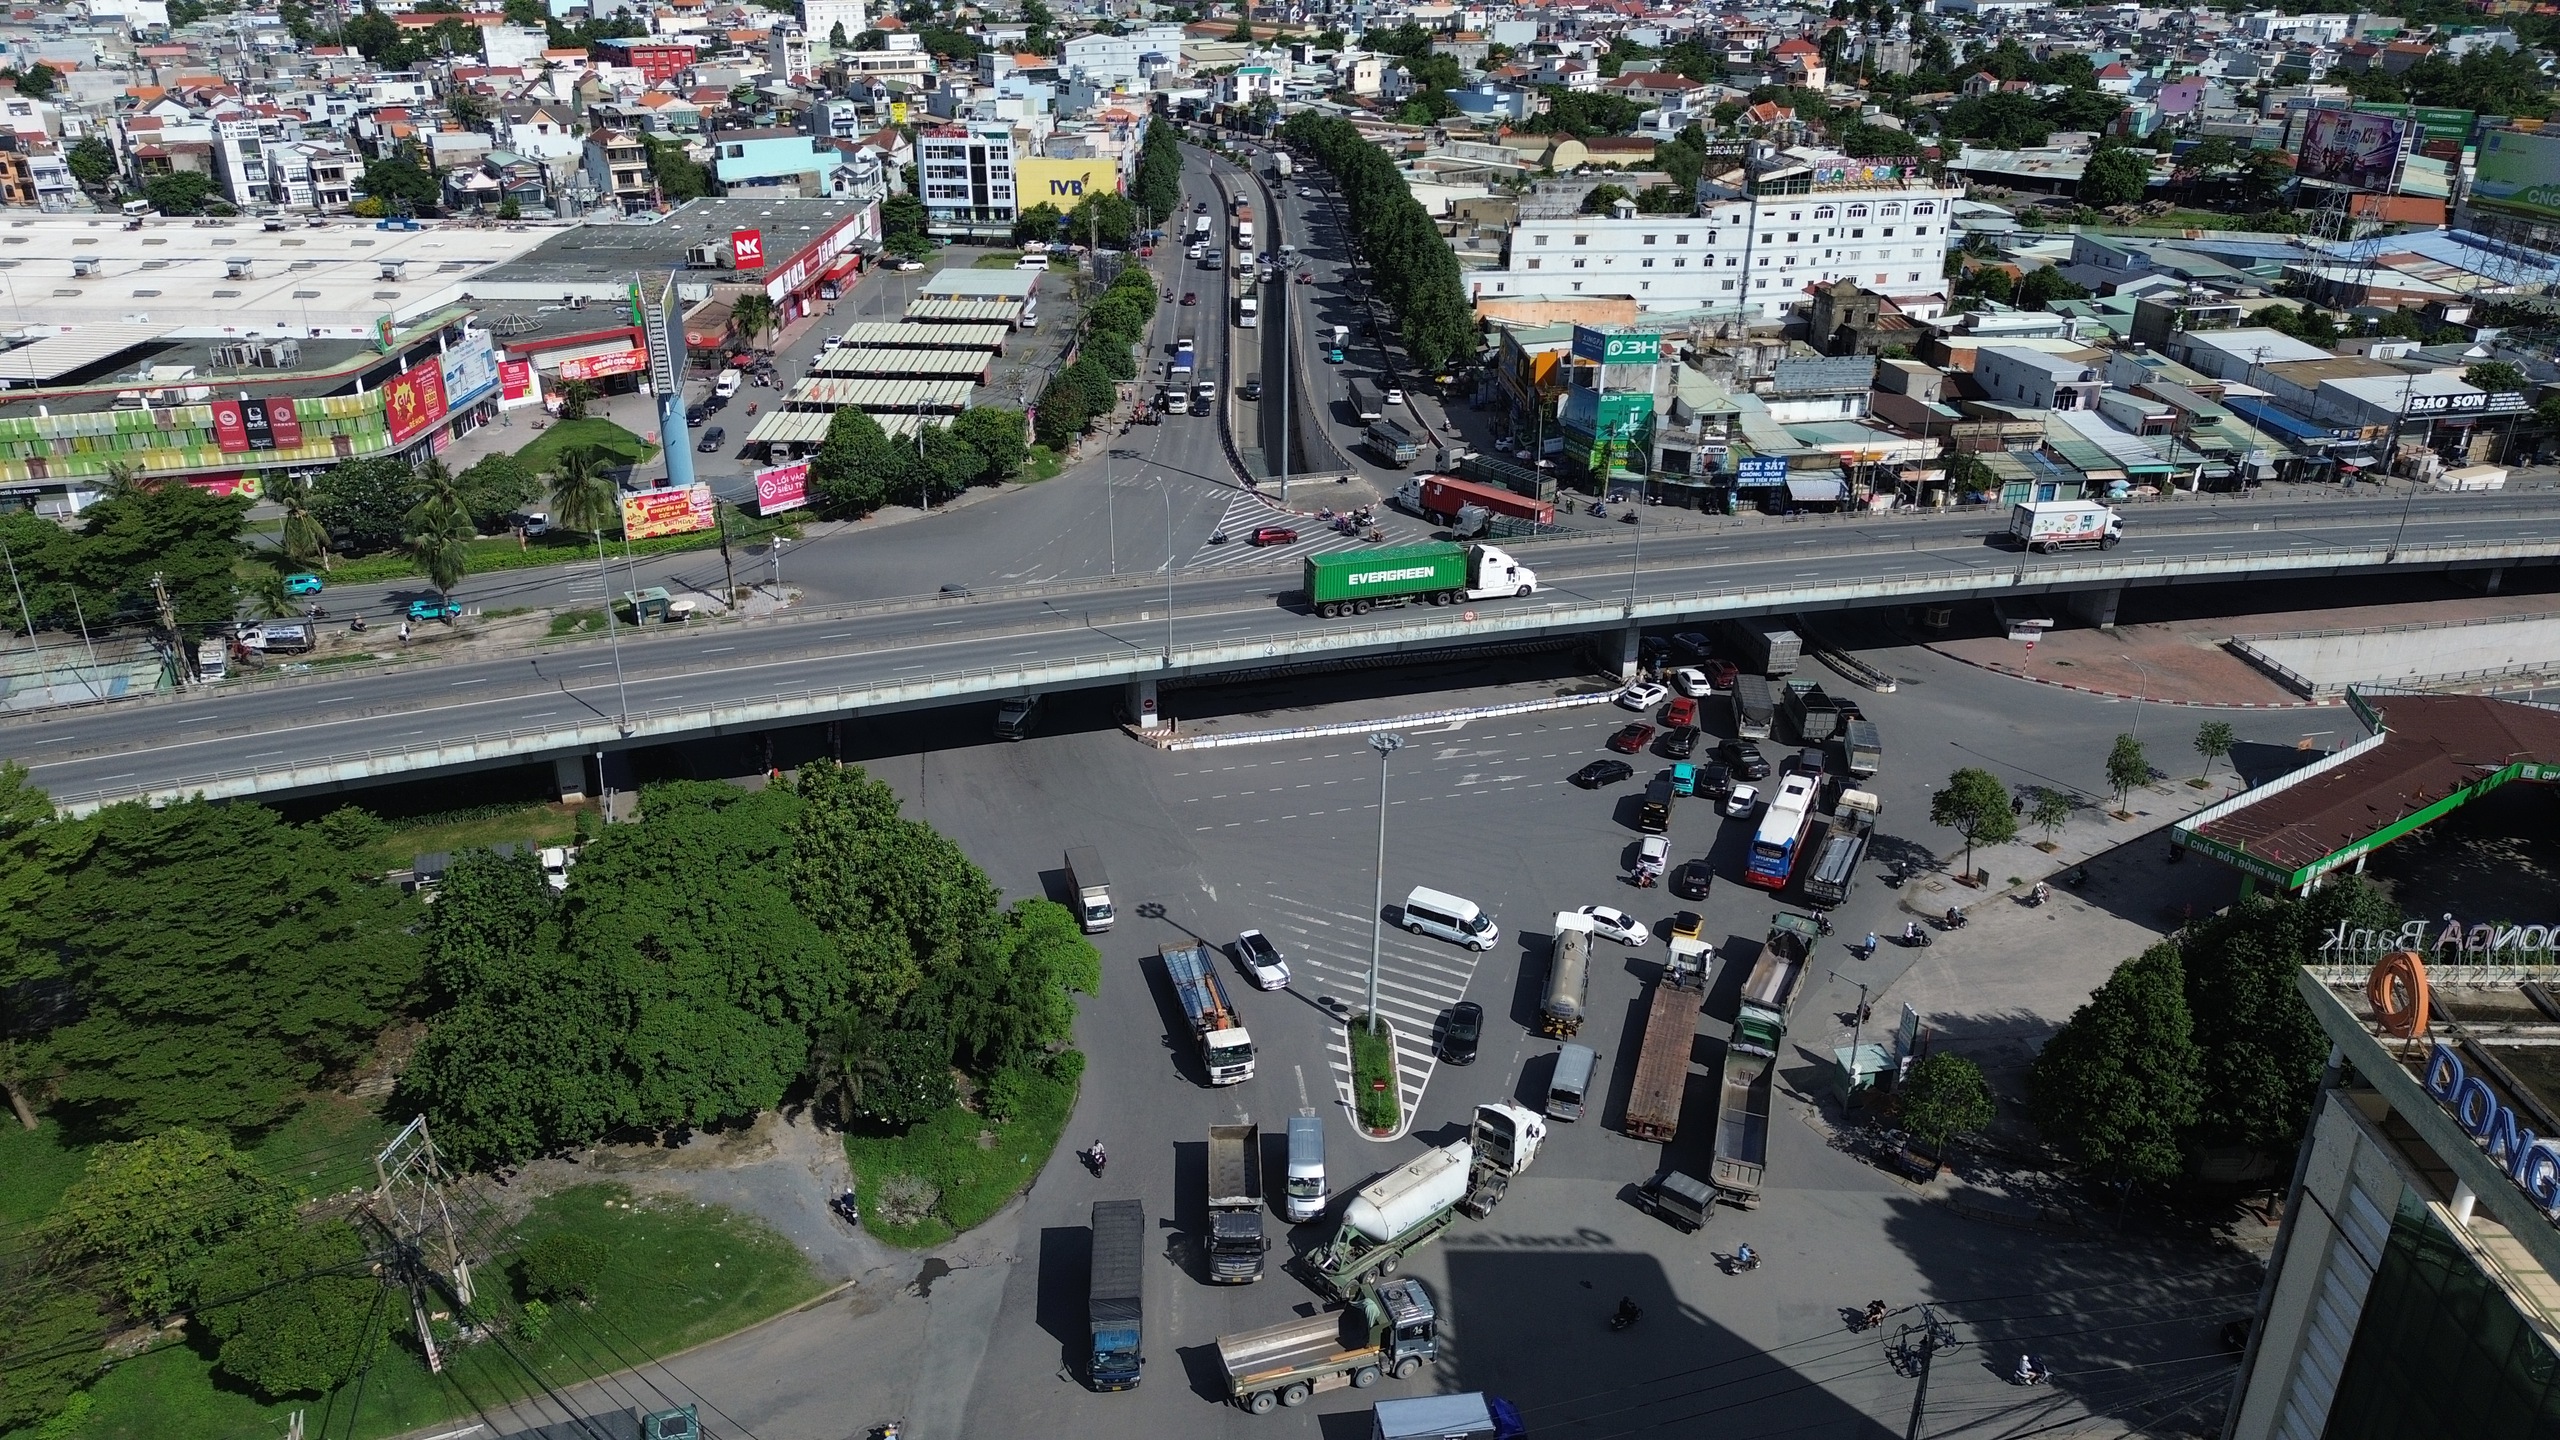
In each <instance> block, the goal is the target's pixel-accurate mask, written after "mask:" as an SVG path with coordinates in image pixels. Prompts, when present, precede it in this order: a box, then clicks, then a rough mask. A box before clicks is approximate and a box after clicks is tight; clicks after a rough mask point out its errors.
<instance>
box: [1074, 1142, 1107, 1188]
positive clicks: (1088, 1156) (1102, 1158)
mask: <svg viewBox="0 0 2560 1440" xmlns="http://www.w3.org/2000/svg"><path fill="white" fill-rule="evenodd" d="M1076 1158H1077V1159H1078V1160H1081V1161H1083V1162H1084V1168H1086V1169H1087V1170H1090V1171H1092V1172H1093V1178H1094V1179H1096V1180H1099V1179H1101V1178H1102V1168H1103V1167H1104V1166H1105V1165H1108V1164H1110V1163H1111V1157H1110V1156H1108V1155H1105V1154H1103V1153H1102V1142H1101V1141H1099V1140H1096V1141H1094V1142H1093V1145H1092V1147H1091V1148H1090V1149H1085V1150H1079V1151H1077V1152H1076Z"/></svg>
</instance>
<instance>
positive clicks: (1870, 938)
mask: <svg viewBox="0 0 2560 1440" xmlns="http://www.w3.org/2000/svg"><path fill="white" fill-rule="evenodd" d="M1877 943H1878V942H1877V940H1876V932H1874V931H1873V930H1870V931H1868V932H1867V943H1866V944H1864V945H1862V946H1860V947H1859V949H1860V951H1861V952H1862V953H1864V954H1867V955H1873V954H1875V953H1876V945H1877Z"/></svg>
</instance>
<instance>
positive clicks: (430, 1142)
mask: <svg viewBox="0 0 2560 1440" xmlns="http://www.w3.org/2000/svg"><path fill="white" fill-rule="evenodd" d="M373 1172H374V1177H375V1181H376V1183H375V1186H374V1191H373V1195H372V1197H371V1198H370V1199H368V1200H366V1201H365V1203H364V1214H365V1216H366V1218H368V1219H370V1220H371V1221H372V1222H373V1223H374V1224H375V1225H378V1226H380V1227H381V1228H382V1229H383V1230H384V1231H386V1232H387V1233H388V1235H389V1238H390V1241H391V1246H390V1248H391V1250H392V1252H393V1254H394V1256H395V1257H396V1258H395V1261H394V1263H393V1265H392V1266H391V1268H390V1270H389V1272H388V1274H389V1275H390V1276H391V1277H394V1278H396V1279H398V1280H401V1281H404V1282H406V1284H407V1286H408V1290H409V1310H410V1316H411V1319H412V1320H414V1321H415V1322H416V1324H417V1327H418V1344H419V1345H420V1346H421V1347H423V1349H424V1350H425V1352H426V1357H427V1368H428V1369H429V1370H431V1371H433V1372H435V1373H436V1374H439V1375H441V1374H443V1373H444V1355H443V1352H442V1351H441V1350H439V1349H438V1348H437V1346H436V1340H435V1330H434V1326H433V1325H432V1324H431V1323H430V1322H429V1321H428V1319H427V1309H428V1302H427V1286H428V1285H429V1284H430V1283H434V1284H435V1285H436V1288H438V1289H439V1290H442V1291H443V1292H444V1293H446V1294H447V1295H450V1296H451V1297H452V1298H453V1302H454V1303H455V1304H456V1305H458V1306H468V1305H470V1303H471V1264H470V1261H469V1260H467V1259H465V1258H464V1256H463V1253H462V1239H461V1235H460V1233H459V1232H458V1231H457V1230H456V1229H455V1228H454V1224H453V1209H452V1206H451V1205H449V1204H448V1203H447V1202H446V1200H445V1189H446V1187H447V1186H448V1185H450V1184H451V1183H452V1177H450V1176H448V1175H447V1174H446V1173H445V1169H444V1162H443V1160H442V1158H441V1157H439V1156H438V1155H437V1154H436V1146H435V1141H434V1139H433V1138H431V1137H430V1136H429V1135H428V1134H427V1122H426V1118H425V1117H424V1116H421V1117H419V1118H418V1119H415V1120H412V1121H410V1122H409V1124H408V1127H407V1128H406V1129H403V1130H402V1131H401V1132H400V1133H399V1134H398V1135H395V1136H393V1137H392V1139H391V1143H390V1144H388V1145H385V1146H383V1147H382V1149H381V1151H380V1152H379V1153H377V1154H376V1155H375V1156H374V1157H373Z"/></svg>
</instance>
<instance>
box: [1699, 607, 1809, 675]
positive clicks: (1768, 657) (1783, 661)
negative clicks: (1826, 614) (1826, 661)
mask: <svg viewBox="0 0 2560 1440" xmlns="http://www.w3.org/2000/svg"><path fill="white" fill-rule="evenodd" d="M1718 628H1719V629H1721V630H1722V631H1723V632H1724V635H1725V644H1726V646H1727V648H1729V649H1730V650H1731V651H1732V652H1733V662H1734V664H1736V665H1738V666H1740V667H1741V668H1742V669H1743V670H1744V671H1745V672H1746V673H1749V674H1753V675H1766V676H1768V677H1769V678H1770V679H1772V680H1775V679H1777V678H1778V677H1780V676H1782V675H1791V674H1793V673H1795V668H1796V662H1798V661H1800V660H1802V659H1803V658H1804V642H1803V641H1802V640H1800V639H1798V638H1797V636H1796V632H1794V631H1793V630H1790V629H1788V628H1787V627H1786V626H1784V625H1781V624H1779V623H1778V622H1777V621H1775V620H1767V619H1754V620H1727V621H1725V622H1724V623H1723V625H1721V626H1719V627H1718Z"/></svg>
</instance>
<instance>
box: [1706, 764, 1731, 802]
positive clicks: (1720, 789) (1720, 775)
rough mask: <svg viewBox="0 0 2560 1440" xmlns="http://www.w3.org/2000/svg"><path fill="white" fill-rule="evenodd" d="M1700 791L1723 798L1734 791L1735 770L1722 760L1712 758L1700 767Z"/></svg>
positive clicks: (1709, 795)
mask: <svg viewBox="0 0 2560 1440" xmlns="http://www.w3.org/2000/svg"><path fill="white" fill-rule="evenodd" d="M1698 793H1699V794H1701V795H1704V796H1706V797H1708V798H1709V799H1712V800H1721V799H1723V798H1724V797H1726V796H1727V795H1730V794H1732V793H1733V771H1732V770H1731V769H1730V768H1728V767H1727V766H1726V765H1725V763H1724V762H1723V761H1721V760H1710V761H1708V762H1707V763H1706V764H1704V765H1701V766H1699V767H1698Z"/></svg>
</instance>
